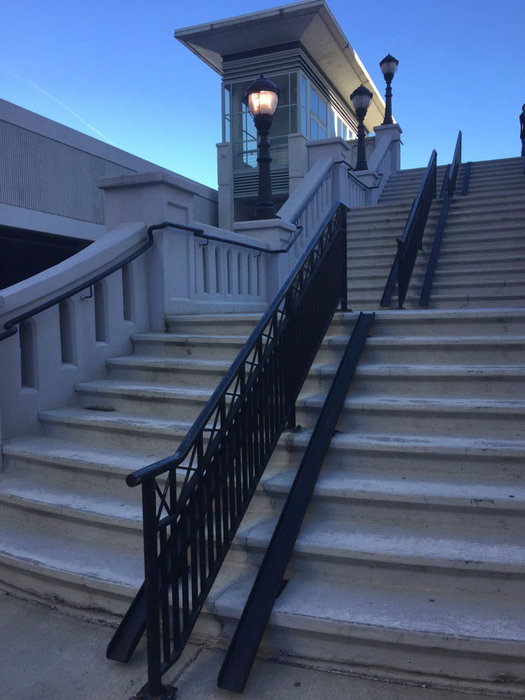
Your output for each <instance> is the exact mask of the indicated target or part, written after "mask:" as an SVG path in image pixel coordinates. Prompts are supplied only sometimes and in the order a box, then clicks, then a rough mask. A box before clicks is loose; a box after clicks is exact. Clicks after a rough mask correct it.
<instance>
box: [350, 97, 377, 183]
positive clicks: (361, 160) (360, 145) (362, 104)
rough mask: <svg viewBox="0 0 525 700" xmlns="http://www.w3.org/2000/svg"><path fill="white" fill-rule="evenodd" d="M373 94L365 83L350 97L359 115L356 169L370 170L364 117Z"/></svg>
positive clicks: (356, 113)
mask: <svg viewBox="0 0 525 700" xmlns="http://www.w3.org/2000/svg"><path fill="white" fill-rule="evenodd" d="M372 96H373V95H372V93H371V92H370V90H368V89H367V88H365V86H364V85H360V86H359V87H358V88H357V89H355V90H354V91H353V93H352V94H351V95H350V99H351V100H352V104H353V105H354V109H355V115H356V117H357V163H356V164H355V169H356V170H368V165H367V162H366V144H365V137H366V129H365V125H364V119H365V116H366V111H367V109H368V105H369V104H370V100H371V99H372Z"/></svg>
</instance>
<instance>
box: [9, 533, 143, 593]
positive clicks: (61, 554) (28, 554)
mask: <svg viewBox="0 0 525 700" xmlns="http://www.w3.org/2000/svg"><path fill="white" fill-rule="evenodd" d="M0 560H3V561H4V562H6V563H7V564H8V565H11V566H16V567H22V568H26V567H28V568H30V569H33V570H34V573H35V576H41V575H46V576H49V575H50V574H51V572H52V575H58V576H59V578H62V577H65V578H67V579H70V578H71V577H74V578H78V577H81V578H83V579H89V580H92V581H96V582H97V585H98V586H100V587H102V588H106V587H107V588H109V587H110V586H111V585H112V584H119V585H124V586H126V587H127V588H129V592H130V593H131V594H132V593H133V592H134V591H135V590H136V589H138V588H139V587H140V586H141V584H142V580H143V564H142V562H141V561H140V558H137V557H135V556H130V555H129V552H125V551H119V549H118V547H115V546H114V545H113V546H112V543H111V538H110V537H108V538H106V540H105V541H104V542H100V541H98V542H96V543H90V542H87V541H82V542H81V543H79V541H78V540H76V539H74V538H65V537H64V536H63V535H61V534H60V533H57V534H54V535H53V534H50V533H47V532H46V533H42V532H38V531H37V532H35V531H34V530H31V531H27V530H26V529H25V528H21V527H20V525H19V524H17V525H16V527H15V526H12V525H11V526H10V525H9V524H6V523H3V524H2V528H1V530H0Z"/></svg>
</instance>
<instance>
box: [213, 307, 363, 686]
mask: <svg viewBox="0 0 525 700" xmlns="http://www.w3.org/2000/svg"><path fill="white" fill-rule="evenodd" d="M373 319H374V314H373V313H361V314H359V317H358V320H357V322H356V324H355V326H354V329H353V332H352V335H351V337H350V340H349V342H348V344H347V346H346V349H345V351H344V354H343V357H342V359H341V362H340V364H339V368H338V370H337V372H336V374H335V376H334V379H333V381H332V385H331V387H330V390H329V392H328V395H327V398H326V401H325V403H324V405H323V408H322V410H321V413H320V415H319V418H318V419H317V422H316V425H315V428H314V430H313V433H312V436H311V438H310V440H309V442H308V446H307V448H306V451H305V453H304V456H303V459H302V461H301V464H300V466H299V469H298V471H297V474H296V476H295V479H294V482H293V485H292V487H291V489H290V491H289V493H288V497H287V499H286V503H285V505H284V507H283V510H282V513H281V515H280V517H279V521H278V523H277V525H276V527H275V530H274V533H273V536H272V539H271V541H270V544H269V545H268V549H267V550H266V554H265V556H264V559H263V562H262V564H261V566H260V567H259V572H258V574H257V577H256V579H255V582H254V584H253V587H252V590H251V592H250V595H249V598H248V602H247V603H246V606H245V608H244V611H243V613H242V615H241V618H240V620H239V622H238V624H237V628H236V630H235V633H234V635H233V638H232V641H231V643H230V647H229V649H228V653H227V654H226V658H225V660H224V663H223V665H222V667H221V670H220V673H219V678H218V685H219V687H220V688H225V689H227V690H233V691H235V692H242V691H243V690H244V686H245V685H246V681H247V680H248V675H249V672H250V669H251V666H252V664H253V661H254V659H255V655H256V653H257V649H258V648H259V644H260V642H261V639H262V636H263V633H264V630H265V628H266V625H267V622H268V620H269V618H270V614H271V611H272V608H273V605H274V602H275V600H276V598H277V596H278V594H279V592H280V590H281V586H282V581H283V577H284V574H285V571H286V568H287V566H288V562H289V560H290V556H291V554H292V551H293V548H294V545H295V541H296V539H297V536H298V535H299V530H300V528H301V524H302V522H303V519H304V516H305V514H306V510H307V507H308V504H309V502H310V499H311V497H312V494H313V492H314V487H315V484H316V482H317V479H318V476H319V472H320V470H321V467H322V464H323V461H324V459H325V457H326V453H327V451H328V447H329V445H330V442H331V440H332V436H333V434H334V430H335V427H336V425H337V421H338V419H339V416H340V414H341V411H342V409H343V406H344V402H345V398H346V395H347V393H348V388H349V386H350V381H351V379H352V377H353V376H354V373H355V370H356V368H357V364H358V362H359V358H360V355H361V352H362V350H363V348H364V345H365V343H366V339H367V336H368V332H369V330H370V327H371V325H372V321H373Z"/></svg>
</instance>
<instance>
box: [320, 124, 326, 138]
mask: <svg viewBox="0 0 525 700" xmlns="http://www.w3.org/2000/svg"><path fill="white" fill-rule="evenodd" d="M319 138H320V139H325V138H326V129H323V127H322V126H320V127H319Z"/></svg>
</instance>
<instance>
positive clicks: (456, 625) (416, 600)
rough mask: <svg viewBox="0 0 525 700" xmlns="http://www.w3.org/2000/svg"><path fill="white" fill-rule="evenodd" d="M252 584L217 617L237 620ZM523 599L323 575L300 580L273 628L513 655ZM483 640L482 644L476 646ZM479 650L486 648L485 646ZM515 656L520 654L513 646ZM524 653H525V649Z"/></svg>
mask: <svg viewBox="0 0 525 700" xmlns="http://www.w3.org/2000/svg"><path fill="white" fill-rule="evenodd" d="M248 590H249V583H248V582H246V581H243V582H240V583H238V584H237V585H234V586H231V587H230V588H229V589H228V590H226V591H225V592H224V594H223V595H222V596H219V597H218V598H217V599H216V601H215V608H216V610H217V612H220V613H221V614H222V615H227V616H234V617H237V616H238V615H239V614H240V608H241V601H243V600H244V599H245V598H246V596H247V594H248ZM522 609H523V603H522V602H521V601H514V600H509V599H507V598H506V599H503V600H500V599H499V598H498V597H497V596H495V595H490V596H489V595H483V594H479V595H477V596H472V595H470V594H468V595H467V594H463V593H461V592H457V591H455V592H454V594H453V595H450V594H449V595H447V594H445V593H442V594H437V593H435V592H432V593H431V595H430V596H429V593H428V592H427V591H419V590H417V589H413V588H410V589H409V590H407V589H405V590H403V589H397V588H386V587H379V586H359V585H351V586H349V585H347V584H346V583H345V582H339V581H334V580H331V579H328V578H326V577H323V576H311V577H305V576H302V577H293V578H292V579H291V580H290V581H289V582H288V584H287V586H286V588H285V589H284V590H283V592H282V593H281V595H280V596H279V597H278V599H277V600H276V602H275V604H274V607H273V612H272V615H271V618H270V625H272V626H278V627H292V628H293V629H296V630H304V631H317V632H318V631H323V630H324V631H325V632H326V633H328V634H333V635H344V636H349V635H351V634H356V633H357V634H358V635H359V637H360V638H362V639H363V638H364V639H367V638H369V639H377V638H378V637H379V638H380V639H382V640H383V641H391V642H399V643H411V642H412V643H417V644H419V645H422V646H429V647H430V648H432V649H435V648H452V649H453V648H457V647H461V646H462V643H467V644H468V648H469V649H470V650H472V651H476V650H480V651H483V650H485V651H487V652H488V651H489V649H492V650H493V651H494V652H497V653H505V646H504V645H503V643H505V642H515V641H518V642H520V643H521V644H522V643H523V642H525V632H524V629H523V624H522V619H521V618H522ZM476 642H478V644H476ZM478 645H479V646H478ZM509 653H511V654H512V653H515V649H514V645H511V649H510V650H509ZM522 653H523V650H522Z"/></svg>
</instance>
